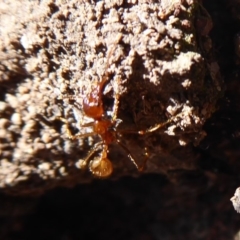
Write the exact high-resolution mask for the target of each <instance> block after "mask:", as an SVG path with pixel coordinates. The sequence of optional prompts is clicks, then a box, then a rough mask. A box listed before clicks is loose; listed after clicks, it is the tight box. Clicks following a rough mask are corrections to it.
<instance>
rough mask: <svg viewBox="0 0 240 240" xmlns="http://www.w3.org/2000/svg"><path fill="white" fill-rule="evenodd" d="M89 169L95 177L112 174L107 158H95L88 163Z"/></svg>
mask: <svg viewBox="0 0 240 240" xmlns="http://www.w3.org/2000/svg"><path fill="white" fill-rule="evenodd" d="M89 169H90V171H91V172H92V173H93V174H94V175H95V176H97V177H108V176H110V175H111V174H112V171H113V167H112V163H111V162H110V160H109V159H108V158H95V159H93V160H92V161H91V162H90V163H89Z"/></svg>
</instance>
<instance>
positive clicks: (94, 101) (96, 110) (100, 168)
mask: <svg viewBox="0 0 240 240" xmlns="http://www.w3.org/2000/svg"><path fill="white" fill-rule="evenodd" d="M120 37H121V36H118V39H117V42H118V41H119V40H120ZM117 42H115V43H114V47H113V48H112V49H111V50H110V52H109V54H108V56H107V61H106V66H105V71H104V75H103V77H102V79H101V81H99V82H98V83H96V85H93V86H92V89H91V91H90V92H89V93H87V94H86V95H85V97H84V100H83V104H82V110H83V112H84V114H85V115H86V116H87V117H89V118H92V119H93V121H92V122H90V123H87V124H84V125H81V127H92V132H88V133H84V134H76V135H72V134H71V131H70V128H69V123H68V121H67V120H66V119H65V118H62V117H58V119H60V120H61V121H63V122H64V123H65V124H66V127H67V128H66V130H67V135H68V138H69V139H72V140H75V139H79V138H84V137H89V136H93V135H98V136H99V137H100V139H101V141H100V142H98V143H96V144H95V145H94V146H93V148H92V149H91V150H90V152H89V153H88V155H87V157H86V158H85V159H84V160H81V164H80V168H85V167H86V166H87V164H88V162H89V161H90V159H91V157H92V156H93V155H94V154H95V153H96V152H97V151H98V150H99V149H101V152H100V154H99V155H98V156H96V157H95V158H93V159H92V160H91V161H90V162H89V165H88V166H89V170H90V171H91V172H92V174H93V175H95V176H97V177H102V178H103V177H108V176H109V175H111V173H112V171H113V166H112V163H111V161H110V160H109V158H108V148H109V145H110V144H112V143H114V142H115V143H117V144H118V145H119V146H121V147H122V148H123V150H124V151H125V152H126V153H127V155H128V158H129V159H130V160H131V161H132V162H133V164H134V165H135V166H136V168H137V169H138V170H139V171H141V170H142V169H143V167H139V166H138V164H137V163H136V161H135V160H134V158H133V156H132V155H131V153H130V151H129V150H128V149H127V147H125V146H124V145H123V144H122V143H121V141H120V140H119V138H118V135H119V133H124V132H125V133H135V134H139V135H144V134H146V133H150V132H154V131H156V130H157V129H159V128H161V127H163V126H165V125H166V124H168V123H170V122H172V121H173V119H175V118H176V117H177V116H178V115H179V114H178V115H176V116H175V117H173V118H170V119H169V120H168V121H166V122H164V123H160V124H157V125H156V126H154V127H151V128H149V129H147V130H141V131H120V130H118V129H117V125H118V121H117V110H118V104H119V94H118V93H116V92H115V93H114V95H115V100H114V106H113V113H112V117H111V118H110V119H108V118H106V117H105V113H104V107H103V99H102V97H103V90H104V88H105V86H106V84H107V83H108V82H109V78H108V75H109V74H108V73H107V69H108V67H109V59H110V56H111V55H112V53H113V51H114V49H115V47H116V45H117Z"/></svg>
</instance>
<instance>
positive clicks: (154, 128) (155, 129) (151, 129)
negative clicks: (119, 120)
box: [137, 112, 183, 135]
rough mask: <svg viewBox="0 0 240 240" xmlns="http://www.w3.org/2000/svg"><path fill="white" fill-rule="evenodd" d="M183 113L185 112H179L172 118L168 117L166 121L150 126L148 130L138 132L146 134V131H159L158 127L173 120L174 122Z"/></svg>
mask: <svg viewBox="0 0 240 240" xmlns="http://www.w3.org/2000/svg"><path fill="white" fill-rule="evenodd" d="M182 114H183V113H182V112H181V113H179V114H177V115H175V116H173V117H171V118H170V119H168V120H167V121H166V122H163V123H159V124H157V125H155V126H153V127H150V128H148V129H147V130H140V131H137V133H138V134H139V135H144V134H146V133H151V132H155V131H157V130H158V129H160V128H162V127H164V126H166V125H167V124H169V123H171V122H173V121H174V120H175V119H176V118H177V117H179V116H180V115H182Z"/></svg>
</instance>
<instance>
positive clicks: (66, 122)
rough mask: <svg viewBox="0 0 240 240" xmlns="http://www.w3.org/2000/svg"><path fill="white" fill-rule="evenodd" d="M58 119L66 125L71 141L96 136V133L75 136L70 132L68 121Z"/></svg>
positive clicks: (61, 118)
mask: <svg viewBox="0 0 240 240" xmlns="http://www.w3.org/2000/svg"><path fill="white" fill-rule="evenodd" d="M57 119H59V120H60V121H62V122H63V123H65V124H66V130H67V135H68V138H69V139H71V140H76V139H78V138H84V137H90V136H93V135H96V133H95V132H89V133H79V134H76V135H73V134H72V133H71V131H70V127H69V123H68V121H67V120H66V119H65V118H63V117H57Z"/></svg>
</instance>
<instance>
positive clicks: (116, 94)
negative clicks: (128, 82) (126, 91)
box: [112, 78, 120, 122]
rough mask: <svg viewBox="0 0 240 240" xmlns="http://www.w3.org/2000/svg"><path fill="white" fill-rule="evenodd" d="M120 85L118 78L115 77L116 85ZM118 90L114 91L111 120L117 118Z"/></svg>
mask: <svg viewBox="0 0 240 240" xmlns="http://www.w3.org/2000/svg"><path fill="white" fill-rule="evenodd" d="M119 85H120V81H119V78H117V86H119ZM119 97H120V95H119V91H118V89H117V92H115V93H114V98H115V100H114V105H113V115H112V121H113V122H115V121H116V119H117V112H118V105H119Z"/></svg>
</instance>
